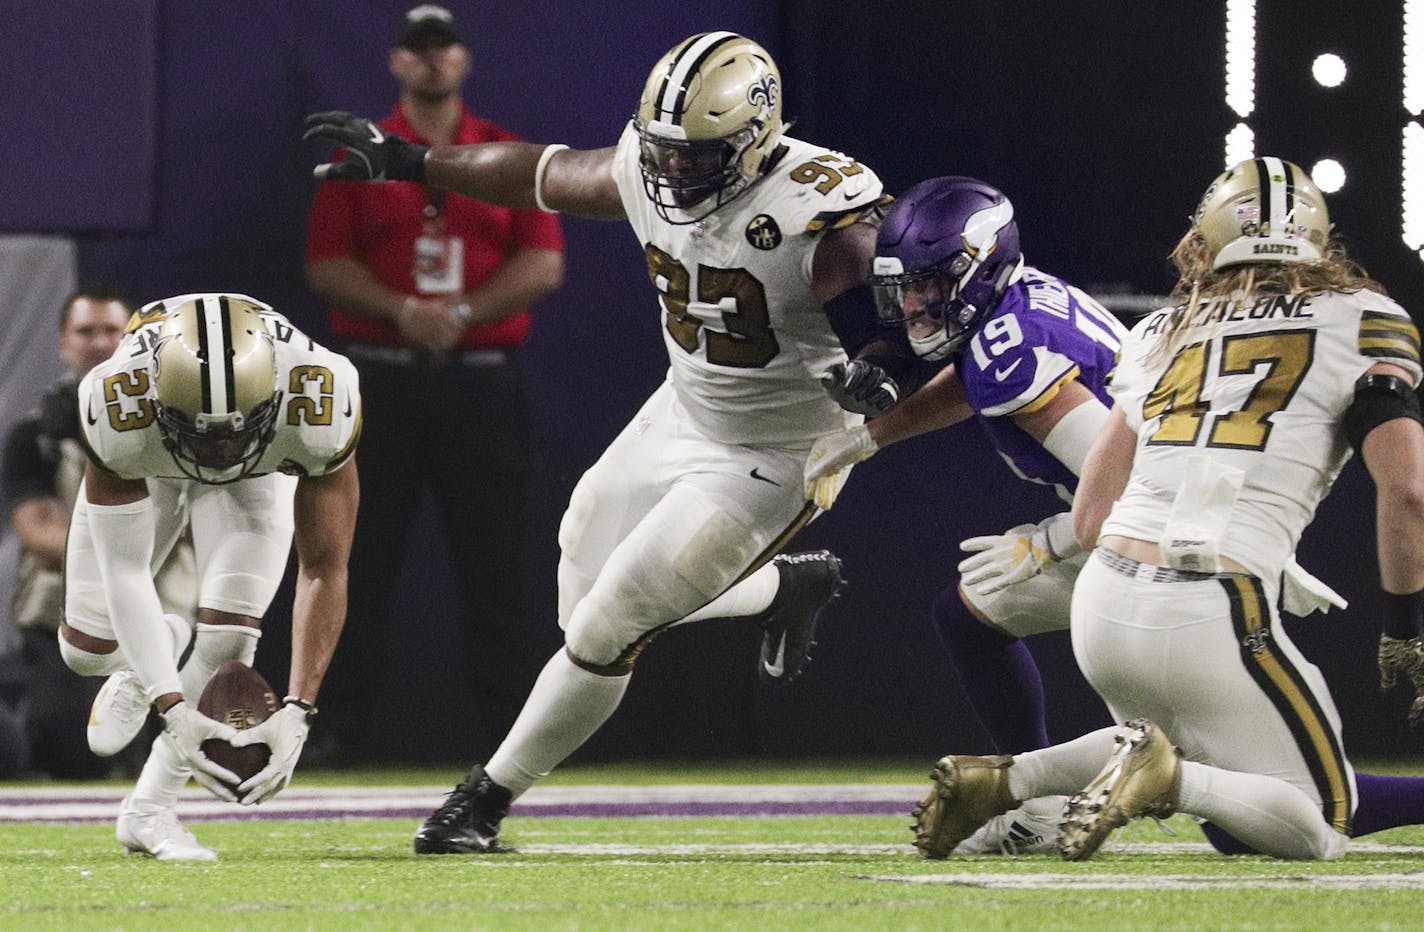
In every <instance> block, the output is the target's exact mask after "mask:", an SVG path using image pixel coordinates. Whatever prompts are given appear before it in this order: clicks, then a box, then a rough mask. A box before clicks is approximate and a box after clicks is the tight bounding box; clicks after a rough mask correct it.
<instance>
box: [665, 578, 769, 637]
mask: <svg viewBox="0 0 1424 932" xmlns="http://www.w3.org/2000/svg"><path fill="white" fill-rule="evenodd" d="M780 588H781V571H780V570H778V569H777V568H776V564H775V563H768V564H767V565H766V566H763V567H762V568H761V569H759V570H757V571H756V572H755V573H753V574H751V575H750V576H748V577H747V578H746V579H744V580H742V581H741V582H739V583H737V584H736V585H735V586H733V587H732V588H730V589H728V590H727V591H726V592H724V593H722V594H721V595H719V596H717V598H715V599H713V600H712V601H711V602H708V603H707V604H706V605H704V606H702V607H701V608H699V609H698V610H697V611H695V612H693V613H692V614H691V615H688V616H687V617H686V618H684V619H682V620H681V621H679V622H678V624H680V625H685V624H687V623H688V622H692V621H704V620H705V619H708V618H742V617H745V616H747V615H755V614H757V613H758V612H764V611H766V610H767V609H768V608H770V607H771V600H772V599H774V598H776V592H777V590H778V589H780Z"/></svg>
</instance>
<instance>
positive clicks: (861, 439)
mask: <svg viewBox="0 0 1424 932" xmlns="http://www.w3.org/2000/svg"><path fill="white" fill-rule="evenodd" d="M879 449H880V445H879V444H878V443H876V442H875V438H874V437H872V436H870V431H869V429H867V428H866V426H865V425H864V424H860V425H857V426H855V427H850V428H847V429H845V430H838V431H836V432H835V433H834V434H826V435H825V436H824V437H821V438H820V439H819V440H817V441H816V444H815V446H813V447H811V452H810V453H809V454H807V456H806V467H805V483H806V500H807V501H810V502H815V503H816V507H817V508H820V509H822V510H824V509H827V508H829V507H831V506H832V505H833V504H835V501H836V496H838V495H840V494H841V488H842V487H843V486H845V482H846V479H847V478H849V476H850V472H849V470H848V469H847V467H849V466H854V465H855V464H856V463H859V462H861V461H862V460H867V459H870V457H872V456H874V455H875V451H876V450H879Z"/></svg>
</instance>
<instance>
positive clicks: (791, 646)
mask: <svg viewBox="0 0 1424 932" xmlns="http://www.w3.org/2000/svg"><path fill="white" fill-rule="evenodd" d="M771 562H772V564H773V565H774V566H775V567H776V568H777V571H778V572H779V573H780V576H781V586H780V588H779V589H777V591H776V598H775V599H773V600H772V602H771V605H770V606H769V607H768V608H767V610H766V611H765V612H762V613H761V614H760V615H758V616H756V618H755V620H756V622H757V624H759V625H761V628H762V630H763V631H765V632H766V633H765V634H764V635H763V636H762V639H761V659H760V662H759V663H757V672H758V673H759V674H761V679H762V682H764V683H789V682H791V681H792V680H794V679H795V678H796V677H798V676H800V675H801V671H802V670H804V669H806V665H807V664H808V663H810V662H811V648H813V647H815V646H816V620H817V618H818V617H819V616H820V614H821V609H823V608H825V607H826V605H827V604H828V603H829V602H830V601H831V599H834V598H835V597H836V596H838V595H840V594H841V592H842V591H843V590H844V589H845V580H844V579H842V578H841V561H840V559H839V558H838V557H836V555H835V554H833V553H831V552H830V551H829V550H812V551H808V552H807V553H787V554H782V555H780V556H778V557H776V558H774V559H773V560H772V561H771Z"/></svg>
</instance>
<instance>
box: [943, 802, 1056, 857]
mask: <svg viewBox="0 0 1424 932" xmlns="http://www.w3.org/2000/svg"><path fill="white" fill-rule="evenodd" d="M1067 802H1068V797H1067V796H1040V797H1039V798H1037V799H1030V800H1026V801H1025V802H1024V804H1023V805H1022V806H1019V807H1018V808H1017V809H1011V810H1009V811H1008V812H1006V813H1004V814H1003V815H997V816H994V818H992V819H990V820H989V821H988V822H985V823H984V827H983V828H981V829H979V831H977V832H975V833H974V834H973V835H970V836H969V837H968V838H966V839H964V840H963V841H961V842H960V843H959V844H958V845H957V846H956V847H955V849H954V852H953V853H954V854H1008V855H1017V854H1057V853H1058V827H1059V826H1060V825H1062V824H1063V807H1064V806H1065V805H1066V804H1067Z"/></svg>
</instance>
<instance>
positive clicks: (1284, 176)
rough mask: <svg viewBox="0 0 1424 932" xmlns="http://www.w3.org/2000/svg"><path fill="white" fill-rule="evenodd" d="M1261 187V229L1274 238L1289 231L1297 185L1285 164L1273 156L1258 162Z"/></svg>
mask: <svg viewBox="0 0 1424 932" xmlns="http://www.w3.org/2000/svg"><path fill="white" fill-rule="evenodd" d="M1256 170H1257V172H1258V173H1259V178H1260V186H1261V227H1262V229H1263V230H1269V231H1270V234H1271V235H1272V236H1281V235H1283V234H1284V233H1285V231H1286V229H1287V224H1288V222H1289V220H1290V215H1291V212H1292V208H1294V206H1295V205H1294V204H1293V203H1292V202H1293V201H1294V200H1295V185H1294V184H1293V183H1292V182H1293V179H1292V178H1291V173H1290V170H1289V169H1288V168H1286V165H1285V163H1284V162H1282V161H1281V160H1280V159H1278V158H1276V157H1275V156H1272V155H1267V156H1263V157H1261V158H1259V159H1257V160H1256Z"/></svg>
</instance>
